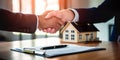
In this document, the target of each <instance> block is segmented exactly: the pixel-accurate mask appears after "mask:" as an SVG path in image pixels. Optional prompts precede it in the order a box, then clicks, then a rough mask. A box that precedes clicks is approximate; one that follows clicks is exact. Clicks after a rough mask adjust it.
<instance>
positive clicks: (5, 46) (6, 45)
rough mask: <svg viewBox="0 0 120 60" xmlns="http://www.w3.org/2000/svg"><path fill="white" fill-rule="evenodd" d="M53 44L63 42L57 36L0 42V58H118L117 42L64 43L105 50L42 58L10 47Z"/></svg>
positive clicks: (9, 59)
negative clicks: (12, 49)
mask: <svg viewBox="0 0 120 60" xmlns="http://www.w3.org/2000/svg"><path fill="white" fill-rule="evenodd" d="M54 44H64V43H63V42H61V39H59V38H42V39H35V40H22V41H12V42H0V60H120V43H119V42H101V43H65V44H77V45H82V46H94V47H96V46H97V47H103V48H106V50H100V51H92V52H86V53H78V54H71V55H64V56H58V57H53V58H44V57H41V56H37V55H30V54H24V53H19V52H15V51H11V50H10V49H11V48H22V47H32V46H42V45H44V46H47V45H54Z"/></svg>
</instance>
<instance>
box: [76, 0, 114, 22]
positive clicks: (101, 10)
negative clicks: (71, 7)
mask: <svg viewBox="0 0 120 60" xmlns="http://www.w3.org/2000/svg"><path fill="white" fill-rule="evenodd" d="M113 3H114V0H105V1H104V2H103V3H102V4H101V5H100V6H98V7H97V8H86V9H85V8H83V9H82V8H81V9H76V10H77V12H78V13H79V23H100V22H106V21H108V20H109V19H111V18H112V17H113V16H114V15H115V14H116V8H115V5H114V4H113Z"/></svg>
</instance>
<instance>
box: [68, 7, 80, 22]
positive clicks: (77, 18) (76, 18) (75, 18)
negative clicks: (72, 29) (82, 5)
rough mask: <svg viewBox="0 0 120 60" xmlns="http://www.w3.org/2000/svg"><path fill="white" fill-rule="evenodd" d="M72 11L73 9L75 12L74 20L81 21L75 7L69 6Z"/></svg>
mask: <svg viewBox="0 0 120 60" xmlns="http://www.w3.org/2000/svg"><path fill="white" fill-rule="evenodd" d="M69 9H70V10H71V11H73V13H74V14H75V17H74V19H73V20H72V22H77V21H79V14H78V12H77V11H76V10H75V9H72V8H69Z"/></svg>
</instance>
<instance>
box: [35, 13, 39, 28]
mask: <svg viewBox="0 0 120 60" xmlns="http://www.w3.org/2000/svg"><path fill="white" fill-rule="evenodd" d="M36 18H37V26H36V30H37V29H38V24H39V18H38V16H37V15H36Z"/></svg>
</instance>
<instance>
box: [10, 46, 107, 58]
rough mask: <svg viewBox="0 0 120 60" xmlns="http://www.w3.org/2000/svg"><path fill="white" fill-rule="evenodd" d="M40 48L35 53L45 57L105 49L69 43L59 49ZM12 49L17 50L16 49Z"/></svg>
mask: <svg viewBox="0 0 120 60" xmlns="http://www.w3.org/2000/svg"><path fill="white" fill-rule="evenodd" d="M40 48H41V47H35V49H36V50H35V53H34V54H36V55H40V56H42V55H43V56H44V57H56V56H61V55H68V54H75V53H83V52H90V51H97V50H105V48H100V47H88V46H79V45H74V44H69V45H67V47H64V48H57V49H48V50H39V49H40ZM12 50H14V51H15V49H12ZM16 50H17V49H16ZM18 52H19V51H18Z"/></svg>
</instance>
